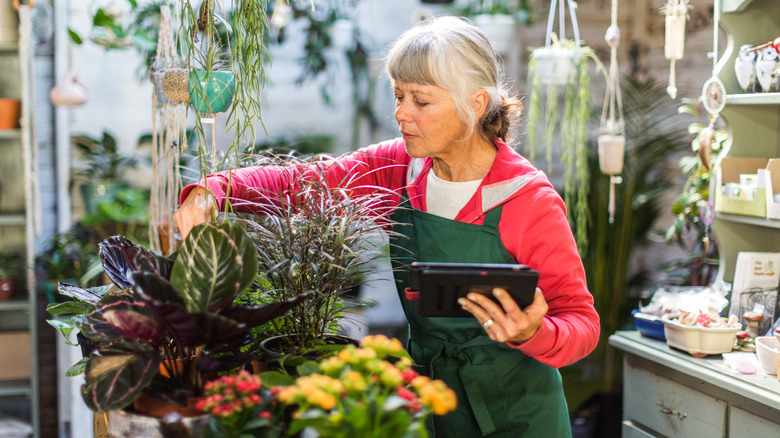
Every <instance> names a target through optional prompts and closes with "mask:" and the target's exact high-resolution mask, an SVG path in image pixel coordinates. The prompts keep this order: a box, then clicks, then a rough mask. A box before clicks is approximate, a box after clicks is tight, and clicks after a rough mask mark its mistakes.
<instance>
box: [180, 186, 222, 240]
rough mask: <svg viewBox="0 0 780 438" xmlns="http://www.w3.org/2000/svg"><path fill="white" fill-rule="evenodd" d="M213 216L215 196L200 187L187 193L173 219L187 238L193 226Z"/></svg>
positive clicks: (182, 235) (183, 237)
mask: <svg viewBox="0 0 780 438" xmlns="http://www.w3.org/2000/svg"><path fill="white" fill-rule="evenodd" d="M213 216H214V200H213V198H212V197H211V195H210V194H209V193H208V192H207V191H206V189H204V188H202V187H198V188H195V189H193V190H192V191H191V192H190V194H189V195H187V199H185V200H184V202H182V204H181V207H179V209H178V210H176V212H175V213H173V221H174V222H175V223H176V227H177V228H178V229H179V233H181V238H182V239H185V238H186V237H187V234H189V233H190V230H192V227H194V226H196V225H200V224H202V223H204V222H208V221H210V220H212V219H213Z"/></svg>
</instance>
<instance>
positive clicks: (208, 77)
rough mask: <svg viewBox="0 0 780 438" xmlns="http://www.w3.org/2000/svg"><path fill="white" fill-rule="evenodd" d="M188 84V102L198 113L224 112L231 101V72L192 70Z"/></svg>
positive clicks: (232, 86) (232, 89)
mask: <svg viewBox="0 0 780 438" xmlns="http://www.w3.org/2000/svg"><path fill="white" fill-rule="evenodd" d="M188 84H189V94H190V102H191V103H192V106H193V107H195V109H197V110H198V112H199V113H221V112H225V111H227V109H228V107H230V102H232V101H233V91H234V83H233V72H230V71H221V70H216V71H203V70H194V71H192V72H190V76H189V83H188Z"/></svg>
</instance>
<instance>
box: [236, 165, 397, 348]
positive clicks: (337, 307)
mask: <svg viewBox="0 0 780 438" xmlns="http://www.w3.org/2000/svg"><path fill="white" fill-rule="evenodd" d="M285 163H287V164H289V165H290V166H291V167H289V168H290V169H297V170H298V171H300V172H303V171H302V169H303V166H305V165H306V164H307V163H316V161H310V162H307V161H304V160H301V159H297V158H292V157H288V158H286V159H285ZM269 164H271V163H269ZM320 172H321V170H318V168H316V167H311V168H308V169H307V171H306V172H304V174H300V175H297V176H295V175H293V174H292V173H290V174H288V175H285V177H289V178H291V180H290V181H288V182H289V183H290V186H291V190H290V191H289V192H285V193H280V194H275V195H274V200H271V199H269V200H267V202H263V205H262V206H258V208H260V209H261V210H262V211H263V212H264V213H265V214H264V215H263V216H258V217H253V218H250V219H245V220H241V223H243V224H244V226H245V227H246V228H247V230H248V231H249V233H250V236H251V237H252V240H253V241H254V243H255V247H256V249H257V257H258V262H259V265H260V271H261V272H263V273H264V274H265V280H267V284H268V285H270V287H271V288H270V289H267V290H265V292H266V293H267V294H268V296H270V297H273V298H272V299H273V300H274V301H279V300H286V299H288V298H290V297H293V296H297V295H299V294H302V293H306V292H311V293H312V294H313V297H312V298H311V299H310V300H308V301H307V302H306V304H305V305H304V306H300V307H298V308H296V309H294V310H293V311H292V312H290V313H288V314H285V316H284V318H283V319H282V320H279V321H276V324H277V329H278V332H277V333H276V334H277V335H291V337H292V339H293V340H294V346H293V347H292V348H293V349H294V350H298V351H295V352H296V353H298V352H300V351H301V350H310V349H312V348H313V347H315V346H316V345H317V343H318V339H319V338H321V337H322V336H323V335H326V334H329V333H332V332H333V331H334V330H335V329H336V328H338V324H339V321H340V319H341V310H342V309H343V307H344V300H343V296H342V294H343V293H344V292H345V291H347V290H348V289H350V288H351V287H353V286H355V285H357V284H359V283H360V282H361V281H362V279H363V278H364V276H365V274H366V272H367V270H368V269H369V268H370V263H372V262H373V261H375V260H377V258H379V257H384V256H385V254H386V253H385V252H384V251H383V248H382V245H381V244H379V243H377V242H376V238H377V237H378V236H377V233H378V232H379V231H380V229H382V228H383V227H382V224H384V225H386V224H387V221H389V220H390V218H389V215H390V213H391V210H390V209H389V207H388V206H387V204H386V203H385V198H384V196H383V195H387V196H389V195H391V193H386V192H383V191H382V190H383V189H381V188H379V187H366V186H360V188H359V193H354V191H355V188H354V187H352V188H349V187H351V185H352V184H354V182H353V179H354V178H356V175H348V176H347V177H346V178H345V179H344V181H342V184H340V185H339V187H335V188H330V187H328V186H327V185H326V183H325V181H324V175H323V174H320ZM304 175H305V176H304ZM276 196H279V199H278V200H277V199H276ZM372 238H373V241H372ZM265 298H267V296H266V297H264V298H263V299H265Z"/></svg>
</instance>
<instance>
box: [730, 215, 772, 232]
mask: <svg viewBox="0 0 780 438" xmlns="http://www.w3.org/2000/svg"><path fill="white" fill-rule="evenodd" d="M715 218H716V219H719V220H722V221H726V222H732V223H737V224H747V225H755V226H757V227H765V228H778V229H780V220H777V219H768V218H765V217H757V216H745V215H741V214H730V213H715Z"/></svg>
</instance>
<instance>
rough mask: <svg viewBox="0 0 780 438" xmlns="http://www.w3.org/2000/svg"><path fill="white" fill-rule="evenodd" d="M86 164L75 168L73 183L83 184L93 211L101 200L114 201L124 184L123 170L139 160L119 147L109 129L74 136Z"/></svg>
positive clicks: (75, 145)
mask: <svg viewBox="0 0 780 438" xmlns="http://www.w3.org/2000/svg"><path fill="white" fill-rule="evenodd" d="M71 144H72V145H73V146H74V147H75V148H76V150H77V152H78V153H79V158H80V159H81V161H82V163H83V165H82V166H81V167H77V168H75V169H73V170H72V171H71V184H78V185H79V186H80V187H81V194H82V196H83V197H84V208H85V210H86V212H87V214H89V213H93V212H95V211H96V210H97V206H98V204H99V203H100V202H104V201H112V200H113V199H114V197H115V196H116V192H117V190H119V188H120V187H122V185H123V184H122V182H121V181H120V178H121V176H122V175H123V173H124V172H125V171H126V170H128V169H129V168H131V167H133V166H135V165H136V163H137V159H136V158H135V157H133V156H131V155H126V154H123V153H122V152H120V151H119V148H118V146H117V143H116V140H115V139H114V136H112V135H111V134H110V133H109V132H108V131H103V134H102V136H101V137H100V138H94V137H90V136H88V135H75V136H73V137H71Z"/></svg>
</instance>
